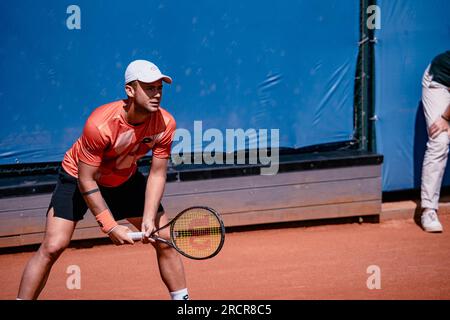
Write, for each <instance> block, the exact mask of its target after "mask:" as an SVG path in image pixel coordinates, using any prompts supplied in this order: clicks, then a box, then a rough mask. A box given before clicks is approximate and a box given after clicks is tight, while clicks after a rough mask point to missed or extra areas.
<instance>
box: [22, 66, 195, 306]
mask: <svg viewBox="0 0 450 320" xmlns="http://www.w3.org/2000/svg"><path fill="white" fill-rule="evenodd" d="M163 81H164V82H166V83H169V84H170V83H172V79H171V78H170V77H168V76H166V75H164V74H162V73H161V72H160V70H159V69H158V67H157V66H156V65H154V64H153V63H151V62H149V61H146V60H136V61H133V62H131V63H130V64H129V65H128V67H127V69H126V71H125V91H126V94H127V96H128V99H126V100H119V101H115V102H111V103H108V104H106V105H103V106H101V107H99V108H97V109H95V110H94V111H93V112H92V114H91V115H90V116H89V118H88V119H87V121H86V124H85V126H84V129H83V133H82V135H81V136H80V137H79V138H78V140H77V141H76V142H75V143H74V145H73V146H72V147H71V148H70V149H69V150H68V151H67V152H66V154H65V156H64V160H63V161H62V168H61V171H60V174H59V178H58V182H57V185H56V188H55V190H54V192H53V195H52V198H51V201H50V205H49V208H48V211H47V222H46V232H45V237H44V240H43V242H42V244H41V246H40V247H39V249H38V251H37V252H36V253H35V254H34V256H33V257H32V258H31V259H30V260H29V261H28V263H27V265H26V267H25V270H24V272H23V275H22V280H21V283H20V288H19V293H18V296H17V298H18V299H37V298H38V296H39V294H40V292H41V291H42V289H43V288H44V286H45V283H46V281H47V278H48V276H49V273H50V270H51V268H52V266H53V264H54V263H55V261H56V260H57V259H58V257H59V256H60V255H61V253H62V252H63V251H64V249H65V248H66V247H67V246H68V245H69V243H70V240H71V237H72V234H73V232H74V229H75V226H76V224H77V222H78V221H80V220H81V219H83V216H84V214H85V213H86V211H87V209H88V208H89V209H90V211H91V212H92V213H93V214H94V216H95V218H96V220H97V222H98V223H99V225H100V227H101V229H102V231H103V232H104V233H105V234H107V235H108V236H109V237H110V239H111V240H112V241H113V242H114V243H115V244H116V245H123V244H133V243H134V242H133V240H132V239H131V238H130V237H129V236H128V234H127V233H128V232H130V231H131V230H130V229H129V228H127V227H126V226H123V225H119V224H118V223H117V222H116V221H117V220H120V219H127V220H128V221H129V222H130V223H131V224H133V225H134V226H135V227H137V228H138V229H141V231H143V232H145V238H144V242H151V243H152V245H153V246H154V247H155V249H156V253H157V258H158V266H159V270H160V275H161V278H162V280H163V282H164V284H165V285H166V287H167V288H168V290H169V292H170V295H171V297H172V299H174V300H182V299H185V300H186V299H188V297H189V296H188V291H187V288H186V280H185V274H184V268H183V264H182V261H181V258H180V256H179V255H178V253H177V252H176V251H175V249H173V248H171V247H170V246H168V245H165V244H163V243H161V242H159V241H158V242H156V241H154V240H152V239H151V238H149V236H150V233H151V232H152V231H153V230H155V229H156V228H157V227H158V226H160V225H161V226H162V225H164V224H166V223H167V222H168V218H167V217H166V214H165V213H164V209H163V207H162V205H161V204H160V201H161V198H162V196H163V192H164V187H165V183H166V173H167V164H168V159H169V158H170V151H171V145H172V140H173V136H174V132H175V127H176V124H175V120H174V118H173V117H172V115H171V114H170V113H169V112H167V111H166V110H164V109H163V108H161V107H160V103H161V98H162V89H163ZM150 150H152V162H151V168H150V173H149V176H148V179H147V180H146V179H145V178H144V176H143V175H142V173H140V172H139V170H138V168H137V160H138V159H139V158H142V157H143V156H144V155H146V154H147V153H148V152H149V151H150ZM165 230H166V231H164V230H163V231H160V232H159V236H162V237H163V238H167V239H168V238H169V232H168V229H165Z"/></svg>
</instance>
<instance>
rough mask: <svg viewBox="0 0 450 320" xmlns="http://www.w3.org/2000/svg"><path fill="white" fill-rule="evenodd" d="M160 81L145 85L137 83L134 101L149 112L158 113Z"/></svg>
mask: <svg viewBox="0 0 450 320" xmlns="http://www.w3.org/2000/svg"><path fill="white" fill-rule="evenodd" d="M162 88H163V85H162V80H158V81H155V82H150V83H145V82H140V81H138V83H137V86H136V90H135V96H134V101H135V103H136V104H137V105H138V106H139V107H140V108H143V109H145V110H147V111H149V112H155V111H158V109H159V105H160V103H161V98H162Z"/></svg>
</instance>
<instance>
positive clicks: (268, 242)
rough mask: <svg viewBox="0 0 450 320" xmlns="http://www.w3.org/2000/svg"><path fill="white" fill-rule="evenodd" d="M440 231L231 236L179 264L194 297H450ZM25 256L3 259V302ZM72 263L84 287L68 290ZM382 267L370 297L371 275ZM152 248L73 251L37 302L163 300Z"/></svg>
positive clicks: (398, 224) (389, 225)
mask: <svg viewBox="0 0 450 320" xmlns="http://www.w3.org/2000/svg"><path fill="white" fill-rule="evenodd" d="M441 222H442V223H443V225H444V233H442V234H428V233H425V232H423V231H422V230H421V229H420V228H419V227H418V226H417V225H416V224H415V223H414V222H413V220H412V219H410V220H393V221H387V222H382V223H380V224H362V225H359V224H345V225H328V226H316V227H308V228H305V227H302V228H288V229H271V230H260V231H249V232H235V233H229V234H227V238H226V241H225V246H224V248H223V250H222V251H221V252H220V253H219V255H218V256H216V257H215V258H213V259H211V260H205V261H193V260H188V259H184V263H185V269H186V274H187V280H188V285H189V291H190V295H191V298H192V299H206V300H207V299H218V300H229V299H235V300H241V299H250V300H251V299H269V300H278V299H288V300H290V299H450V215H444V216H442V217H441ZM31 255H32V253H31V252H26V253H14V254H2V255H0V299H14V298H15V296H16V292H17V288H18V285H19V281H20V276H21V272H22V270H23V267H24V265H25V263H26V261H27V260H28V259H29V258H30V256H31ZM70 265H78V266H79V267H80V268H81V289H79V290H77V289H75V290H69V289H67V288H66V280H67V278H68V276H69V274H67V273H66V270H67V268H68V267H69V266H70ZM371 265H376V266H379V267H380V270H381V289H373V290H369V289H368V288H367V284H366V282H367V279H368V278H369V276H370V274H368V273H367V268H368V267H369V266H371ZM168 298H169V296H168V293H167V292H166V290H165V287H164V285H163V283H162V281H161V280H160V278H159V272H158V269H157V264H156V259H155V255H154V252H153V250H152V248H151V247H150V246H149V245H147V246H146V245H143V244H141V243H139V244H136V245H134V246H123V247H116V246H114V245H96V246H94V247H92V248H83V249H76V248H69V249H67V250H66V251H65V252H64V254H63V255H62V256H61V258H60V259H59V260H58V262H57V263H56V264H55V266H54V268H53V270H52V273H51V275H50V278H49V281H48V283H47V286H46V288H45V289H44V291H43V293H42V295H41V297H40V299H168Z"/></svg>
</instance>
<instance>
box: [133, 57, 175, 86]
mask: <svg viewBox="0 0 450 320" xmlns="http://www.w3.org/2000/svg"><path fill="white" fill-rule="evenodd" d="M160 79H162V80H163V81H165V82H167V83H172V78H171V77H169V76H166V75H164V74H162V73H161V71H159V68H158V67H157V66H156V65H155V64H154V63H151V62H150V61H147V60H134V61H133V62H131V63H130V64H129V65H128V67H127V70H125V84H127V83H129V82H131V81H134V80H139V81H142V82H146V83H149V82H155V81H158V80H160Z"/></svg>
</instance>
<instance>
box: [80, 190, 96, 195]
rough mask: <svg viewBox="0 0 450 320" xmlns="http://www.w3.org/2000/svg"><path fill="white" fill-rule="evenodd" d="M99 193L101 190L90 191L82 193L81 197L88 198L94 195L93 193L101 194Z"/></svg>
mask: <svg viewBox="0 0 450 320" xmlns="http://www.w3.org/2000/svg"><path fill="white" fill-rule="evenodd" d="M99 191H100V190H98V189H92V190H89V191H86V192H83V193H81V195H82V196H87V195H90V194H93V193H96V192H99Z"/></svg>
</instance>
